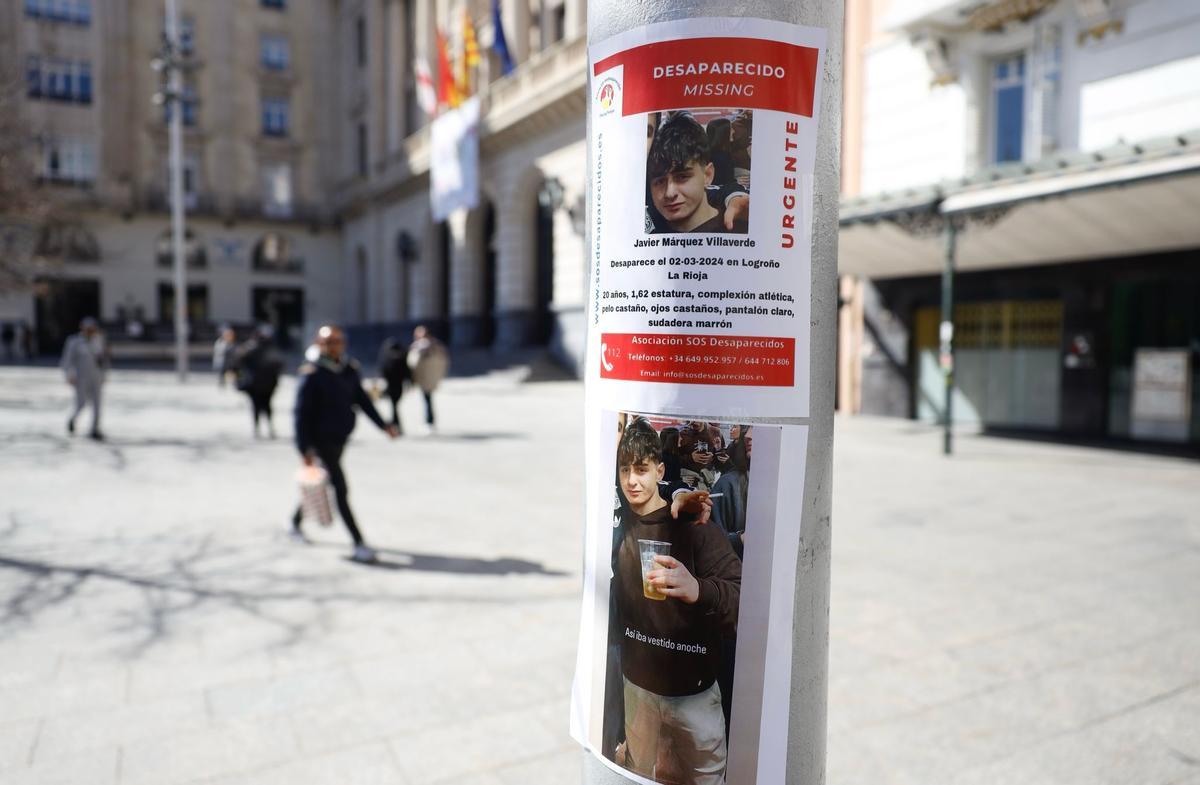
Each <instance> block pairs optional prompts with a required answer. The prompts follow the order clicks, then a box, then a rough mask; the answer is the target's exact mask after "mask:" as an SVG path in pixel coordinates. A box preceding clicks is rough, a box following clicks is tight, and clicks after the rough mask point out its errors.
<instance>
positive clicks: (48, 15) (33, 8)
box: [25, 0, 92, 27]
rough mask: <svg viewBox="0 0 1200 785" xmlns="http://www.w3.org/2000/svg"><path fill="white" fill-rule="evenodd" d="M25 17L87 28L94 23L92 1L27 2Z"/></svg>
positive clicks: (46, 0) (26, 0)
mask: <svg viewBox="0 0 1200 785" xmlns="http://www.w3.org/2000/svg"><path fill="white" fill-rule="evenodd" d="M25 16H28V17H30V18H32V19H46V20H48V21H51V22H66V23H68V24H75V25H83V26H84V27H86V26H87V25H90V24H91V23H92V0H25Z"/></svg>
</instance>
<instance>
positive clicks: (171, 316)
mask: <svg viewBox="0 0 1200 785" xmlns="http://www.w3.org/2000/svg"><path fill="white" fill-rule="evenodd" d="M187 320H188V324H204V323H205V322H207V321H208V285H207V284H202V283H197V284H188V287H187ZM158 321H159V323H160V324H172V323H174V321H175V284H173V283H160V284H159V285H158Z"/></svg>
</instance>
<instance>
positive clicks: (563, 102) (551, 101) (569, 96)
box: [338, 36, 587, 210]
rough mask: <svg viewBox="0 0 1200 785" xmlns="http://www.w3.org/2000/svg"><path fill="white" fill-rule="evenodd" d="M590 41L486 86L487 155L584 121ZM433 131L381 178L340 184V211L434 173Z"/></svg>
mask: <svg viewBox="0 0 1200 785" xmlns="http://www.w3.org/2000/svg"><path fill="white" fill-rule="evenodd" d="M586 86H587V39H586V38H585V37H582V36H581V37H578V38H574V39H571V40H568V41H562V42H560V43H558V44H556V45H554V46H552V47H550V48H548V49H546V50H544V51H542V52H538V53H536V54H534V55H533V56H532V57H531V58H530V59H529V60H527V61H526V62H524V63H522V64H521V65H519V66H518V67H517V69H516V70H515V71H513V72H512V73H511V74H510V75H508V76H506V77H503V78H501V79H498V80H496V81H495V82H492V83H491V84H490V85H485V86H484V87H482V88H481V90H480V92H479V93H478V94H477V95H478V98H479V101H480V112H481V120H480V122H481V126H482V127H481V128H480V134H479V139H480V147H481V152H482V153H483V154H485V155H486V154H487V153H488V151H489V150H492V149H495V148H497V147H498V146H500V145H502V144H506V143H507V142H508V141H510V140H512V139H516V138H520V137H521V136H524V135H528V134H532V133H538V132H540V131H542V130H544V129H548V128H554V127H557V126H560V125H562V124H563V123H565V122H571V121H575V120H578V119H579V118H580V117H582V116H583V115H584V113H585V111H586V109H587V106H586V96H585V92H586ZM429 134H430V126H429V125H426V126H424V127H422V128H420V129H418V130H417V131H415V132H414V133H412V134H411V135H410V136H409V137H408V138H407V139H405V140H404V142H403V143H402V144H401V146H400V149H399V150H398V151H397V152H395V153H394V154H392V156H391V157H389V158H388V159H387V160H386V161H385V162H384V165H383V167H382V169H381V170H380V171H379V173H378V174H377V175H374V176H372V177H370V178H368V179H364V178H360V177H357V176H355V177H352V178H348V179H346V180H345V181H343V182H341V183H340V184H339V192H340V193H339V199H338V208H339V209H343V210H344V209H346V208H347V207H349V206H350V205H353V204H356V203H359V202H361V201H362V200H364V199H368V198H371V197H372V196H373V195H377V194H380V193H387V192H390V191H393V190H395V189H397V188H401V187H403V186H404V183H406V182H407V181H408V180H410V179H412V178H414V177H419V176H421V175H423V174H425V173H427V172H428V171H429V162H430V148H429Z"/></svg>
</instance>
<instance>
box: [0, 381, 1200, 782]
mask: <svg viewBox="0 0 1200 785" xmlns="http://www.w3.org/2000/svg"><path fill="white" fill-rule="evenodd" d="M106 395H107V409H106V413H105V423H104V426H105V430H106V431H107V432H108V434H109V437H110V438H109V440H108V441H107V442H106V443H103V444H96V443H92V442H90V441H88V440H86V439H81V438H75V439H71V438H68V437H67V435H66V433H65V430H64V423H65V413H66V410H67V406H68V400H69V390H68V389H67V388H66V387H65V386H64V385H63V384H62V383H61V380H60V378H59V375H58V373H57V372H56V371H53V370H51V369H27V368H23V369H14V368H6V369H0V783H4V784H5V785H23V784H24V783H39V784H43V785H50V784H51V783H70V785H116V784H118V783H120V784H121V785H200V784H201V783H204V784H205V785H249V783H254V785H274V784H275V783H281V784H282V783H288V784H289V785H308V784H310V783H311V784H313V785H324V784H325V783H330V784H333V783H337V784H338V785H372V784H374V783H381V784H382V783H389V784H393V783H396V784H399V785H425V784H427V783H428V784H430V785H432V784H435V783H447V784H449V783H455V784H456V785H457V784H461V785H518V784H519V785H543V784H545V785H550V784H551V783H553V785H572V784H573V783H577V782H578V781H579V770H580V754H579V751H578V747H577V746H576V745H575V744H574V743H573V742H572V741H571V740H570V738H569V737H568V735H567V701H568V694H569V688H570V680H571V671H572V668H573V664H574V648H575V637H576V618H577V614H578V603H579V590H580V584H579V581H580V561H581V556H580V541H581V524H582V503H581V498H582V481H583V477H582V454H583V447H582V441H581V430H582V429H581V423H582V418H581V407H582V389H581V387H580V386H579V385H578V384H577V383H573V382H538V383H530V382H523V381H522V373H521V371H520V369H514V370H512V371H506V372H497V373H493V374H490V375H486V376H479V377H474V378H470V379H452V380H450V382H448V383H447V385H446V386H445V388H444V390H443V391H442V393H441V395H440V399H439V406H440V410H439V415H440V417H441V420H442V424H443V427H442V430H441V432H440V433H439V434H438V435H437V436H433V437H428V436H424V435H420V434H418V433H417V431H418V430H419V428H418V420H419V416H418V408H419V401H418V400H416V398H415V397H413V398H410V399H408V400H406V402H405V404H404V406H405V409H404V413H405V416H406V424H407V425H408V430H409V432H410V435H407V436H405V437H404V438H403V439H400V440H398V441H395V442H389V441H388V440H387V439H386V438H385V437H384V436H383V435H382V434H381V433H379V432H378V431H377V430H375V428H374V427H373V426H371V425H370V423H368V422H366V421H365V420H364V419H363V418H360V421H359V427H358V430H357V432H356V434H355V437H354V440H353V442H352V444H351V447H350V449H349V451H348V458H347V460H346V468H347V472H348V476H349V479H350V487H351V499H352V502H353V504H354V506H355V511H356V513H357V515H358V518H359V522H360V525H361V526H362V528H363V530H364V533H365V535H366V537H367V539H368V541H369V542H371V543H372V544H373V545H375V546H376V547H378V548H379V549H380V553H381V556H382V562H381V563H380V564H379V565H377V566H364V565H359V564H355V563H353V562H351V561H349V560H348V558H347V557H348V556H349V547H348V539H347V537H346V535H345V532H344V530H343V529H341V527H340V524H335V526H334V527H333V528H330V529H327V530H321V529H319V528H318V527H316V526H315V525H310V527H309V531H310V533H311V535H312V539H313V540H314V542H313V544H311V545H308V546H305V545H301V544H297V543H294V542H292V541H290V540H289V538H288V537H286V528H285V527H286V522H287V518H288V515H289V513H290V511H291V509H292V507H293V506H294V503H295V496H296V489H295V485H294V474H295V471H296V468H297V466H298V461H297V459H296V457H295V452H294V449H293V447H292V446H291V443H290V440H289V438H288V437H290V434H291V426H290V422H289V420H290V408H291V399H292V395H293V386H292V383H291V380H288V381H286V382H285V384H284V386H283V388H282V389H281V390H280V391H279V393H278V394H277V396H276V399H275V400H276V406H277V409H278V413H277V415H276V420H277V425H278V426H279V431H280V438H279V439H278V440H275V441H269V440H261V441H255V440H253V439H251V438H250V418H249V412H248V406H247V404H246V402H245V401H244V399H243V397H242V396H241V395H239V394H237V393H234V392H233V391H231V390H228V389H226V390H220V391H219V390H218V389H217V388H216V385H215V383H214V382H213V381H212V379H211V377H209V376H208V375H206V374H204V375H197V376H196V377H195V378H193V380H192V381H191V382H190V383H189V384H188V385H187V386H185V387H181V386H180V385H179V384H178V383H177V382H176V381H175V378H174V376H173V375H171V374H168V373H165V372H152V371H119V372H116V373H114V374H113V378H112V381H111V383H110V384H109V385H108V387H107V388H106ZM939 439H940V437H939V434H938V433H937V432H936V431H934V430H932V429H929V428H927V427H924V426H920V425H918V424H915V423H912V422H907V421H898V420H872V419H869V418H860V419H853V420H845V421H840V422H839V424H838V432H837V438H836V452H835V475H834V476H835V484H834V496H835V503H834V557H833V558H834V563H833V574H834V578H833V581H834V585H833V603H832V609H831V626H832V630H831V637H832V645H831V651H830V657H831V665H830V692H829V696H830V712H829V714H830V740H829V774H828V782H829V783H831V785H858V784H860V783H861V784H862V785H867V784H868V783H869V784H870V785H893V784H894V785H908V784H909V783H921V784H922V785H942V784H944V783H952V784H958V785H993V784H1000V783H1012V784H1013V785H1039V784H1040V783H1046V784H1047V785H1076V784H1078V785H1104V784H1106V783H1112V784H1113V785H1117V784H1118V783H1119V784H1121V785H1124V784H1127V783H1128V784H1131V785H1200V464H1197V463H1196V462H1194V461H1187V460H1182V459H1171V458H1158V457H1148V456H1142V455H1132V454H1123V453H1116V452H1110V451H1104V450H1091V449H1083V448H1072V447H1063V446H1058V445H1047V444H1035V443H1029V442H1023V441H1014V440H1000V439H994V438H983V437H978V436H964V437H963V438H961V439H960V440H959V447H960V450H959V454H958V455H956V456H955V457H954V458H953V459H952V460H945V459H943V458H942V457H941V455H940V454H939V449H940V441H939ZM735 785H737V784H735Z"/></svg>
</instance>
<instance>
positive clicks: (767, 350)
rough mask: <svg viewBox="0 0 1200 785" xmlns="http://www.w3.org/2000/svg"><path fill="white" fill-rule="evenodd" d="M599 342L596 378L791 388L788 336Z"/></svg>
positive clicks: (637, 337)
mask: <svg viewBox="0 0 1200 785" xmlns="http://www.w3.org/2000/svg"><path fill="white" fill-rule="evenodd" d="M600 341H601V343H600V377H601V378H602V379H623V380H625V381H636V382H669V383H672V384H721V385H743V386H751V385H752V386H756V387H791V386H792V385H793V384H795V357H796V340H795V339H794V338H770V337H763V336H757V335H668V334H664V333H604V334H603V335H602V336H601V338H600Z"/></svg>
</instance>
